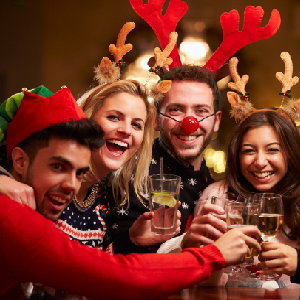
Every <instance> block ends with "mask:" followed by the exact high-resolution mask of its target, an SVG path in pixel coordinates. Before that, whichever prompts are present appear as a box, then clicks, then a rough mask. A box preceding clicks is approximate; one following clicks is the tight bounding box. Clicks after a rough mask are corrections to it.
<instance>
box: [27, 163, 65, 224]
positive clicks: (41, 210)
mask: <svg viewBox="0 0 300 300" xmlns="http://www.w3.org/2000/svg"><path fill="white" fill-rule="evenodd" d="M32 177H33V176H32V171H31V164H30V165H29V166H28V169H27V173H26V178H25V181H24V183H25V184H27V185H29V186H31V187H32V186H33V184H32ZM34 197H35V199H36V195H34ZM35 203H36V211H37V212H38V213H40V214H41V215H42V216H43V217H45V218H46V219H48V220H51V221H53V222H55V221H57V220H58V218H59V216H52V215H49V214H47V213H46V212H45V199H43V200H42V202H41V203H40V204H38V203H37V201H36V202H35Z"/></svg>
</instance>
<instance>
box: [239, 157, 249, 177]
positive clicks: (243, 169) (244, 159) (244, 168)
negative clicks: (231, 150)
mask: <svg viewBox="0 0 300 300" xmlns="http://www.w3.org/2000/svg"><path fill="white" fill-rule="evenodd" d="M249 164H250V162H249V158H247V157H245V156H243V155H242V156H240V169H241V172H242V174H243V175H244V174H245V173H246V171H247V167H248V166H249Z"/></svg>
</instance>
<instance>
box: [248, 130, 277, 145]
mask: <svg viewBox="0 0 300 300" xmlns="http://www.w3.org/2000/svg"><path fill="white" fill-rule="evenodd" d="M274 142H276V143H279V136H278V134H277V132H276V131H275V129H274V128H273V127H271V126H261V127H258V128H252V129H250V130H248V131H247V132H246V133H245V134H244V136H243V138H242V144H244V143H251V144H262V145H264V144H269V143H274Z"/></svg>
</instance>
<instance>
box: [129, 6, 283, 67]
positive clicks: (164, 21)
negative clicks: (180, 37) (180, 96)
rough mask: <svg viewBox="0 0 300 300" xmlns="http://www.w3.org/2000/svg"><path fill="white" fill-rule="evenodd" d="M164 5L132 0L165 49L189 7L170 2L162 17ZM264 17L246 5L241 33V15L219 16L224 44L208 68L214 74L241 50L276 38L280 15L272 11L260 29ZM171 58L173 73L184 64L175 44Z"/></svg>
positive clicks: (230, 13)
mask: <svg viewBox="0 0 300 300" xmlns="http://www.w3.org/2000/svg"><path fill="white" fill-rule="evenodd" d="M164 2H165V0H148V4H144V3H143V0H130V3H131V5H132V7H133V9H134V10H135V11H136V13H137V14H138V15H139V16H140V17H142V18H143V19H144V20H145V21H146V22H147V23H148V24H149V25H150V26H151V27H152V28H153V30H154V32H155V34H156V35H157V37H158V39H159V42H160V45H161V47H162V48H165V47H166V45H167V44H168V40H169V36H170V33H171V32H173V31H175V28H176V26H177V24H178V22H179V21H180V19H181V18H182V17H183V16H184V14H185V13H186V11H187V8H188V6H187V4H186V3H185V2H183V1H181V0H171V1H170V3H169V6H168V8H167V11H166V14H165V15H164V16H163V15H162V13H161V11H162V7H163V5H164ZM263 15H264V11H263V9H262V8H261V7H260V6H257V7H256V8H255V7H254V6H247V7H246V9H245V12H244V26H243V29H242V31H239V22H240V17H239V13H238V12H237V11H236V10H235V9H234V10H231V11H230V12H229V13H227V12H225V13H223V14H222V15H221V17H220V22H221V25H222V28H223V42H222V43H221V45H220V47H219V48H218V49H217V50H216V51H215V53H214V54H213V55H212V56H211V58H210V59H209V60H208V62H207V63H206V64H205V67H206V68H208V69H209V70H211V71H212V72H217V71H218V70H219V69H220V68H221V66H222V65H223V64H224V63H225V62H226V61H227V60H228V58H230V57H231V56H232V55H233V54H234V53H235V52H237V51H238V50H240V49H241V48H242V47H244V46H246V45H248V44H251V43H253V42H256V41H259V40H261V39H267V38H269V37H271V36H273V35H274V34H275V33H276V32H277V30H278V28H279V26H280V23H281V19H280V15H279V12H278V10H276V9H273V11H272V13H271V17H270V19H269V22H268V24H267V25H266V26H265V27H259V25H260V23H261V21H262V18H263ZM170 57H171V58H172V59H173V63H172V64H171V65H170V69H171V70H172V69H173V68H175V67H179V66H181V65H182V63H181V61H180V57H179V53H178V49H177V47H176V45H175V46H174V49H173V51H172V52H171V54H170Z"/></svg>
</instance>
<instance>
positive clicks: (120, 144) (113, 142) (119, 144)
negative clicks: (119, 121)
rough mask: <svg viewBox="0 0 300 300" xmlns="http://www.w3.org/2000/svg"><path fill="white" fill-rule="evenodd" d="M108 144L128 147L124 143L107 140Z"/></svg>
mask: <svg viewBox="0 0 300 300" xmlns="http://www.w3.org/2000/svg"><path fill="white" fill-rule="evenodd" d="M108 142H109V143H111V144H116V145H118V146H120V147H126V148H127V146H128V145H127V144H126V143H124V142H121V141H118V140H108Z"/></svg>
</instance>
